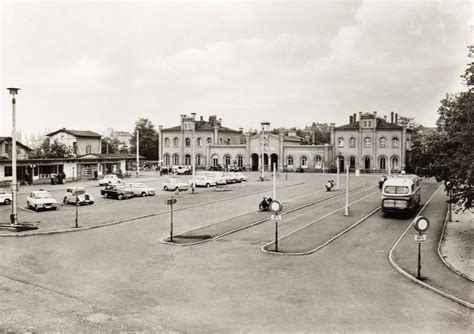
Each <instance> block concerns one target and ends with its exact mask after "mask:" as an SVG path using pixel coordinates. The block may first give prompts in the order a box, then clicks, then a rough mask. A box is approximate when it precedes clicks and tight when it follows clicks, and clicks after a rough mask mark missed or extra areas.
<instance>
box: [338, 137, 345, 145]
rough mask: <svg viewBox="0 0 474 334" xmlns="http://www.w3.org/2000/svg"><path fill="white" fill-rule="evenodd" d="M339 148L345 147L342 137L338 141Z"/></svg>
mask: <svg viewBox="0 0 474 334" xmlns="http://www.w3.org/2000/svg"><path fill="white" fill-rule="evenodd" d="M337 147H344V138H342V137H340V138H339V139H338V140H337Z"/></svg>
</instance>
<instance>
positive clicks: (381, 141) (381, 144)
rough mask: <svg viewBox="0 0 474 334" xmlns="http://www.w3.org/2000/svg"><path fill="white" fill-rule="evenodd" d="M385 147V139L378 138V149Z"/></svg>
mask: <svg viewBox="0 0 474 334" xmlns="http://www.w3.org/2000/svg"><path fill="white" fill-rule="evenodd" d="M386 145H387V140H386V139H385V137H382V138H380V148H384V147H385V146H386Z"/></svg>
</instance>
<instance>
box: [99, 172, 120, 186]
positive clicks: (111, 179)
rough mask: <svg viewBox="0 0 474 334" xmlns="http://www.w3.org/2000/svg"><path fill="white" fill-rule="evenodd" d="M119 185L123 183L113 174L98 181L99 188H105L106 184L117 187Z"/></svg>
mask: <svg viewBox="0 0 474 334" xmlns="http://www.w3.org/2000/svg"><path fill="white" fill-rule="evenodd" d="M121 183H123V181H122V180H121V179H119V178H118V176H117V175H115V174H108V175H105V176H104V178H103V179H102V180H99V186H106V185H108V184H113V185H117V184H121Z"/></svg>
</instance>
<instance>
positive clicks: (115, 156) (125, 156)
mask: <svg viewBox="0 0 474 334" xmlns="http://www.w3.org/2000/svg"><path fill="white" fill-rule="evenodd" d="M88 156H95V157H99V158H103V159H136V157H137V156H136V154H132V153H109V154H99V153H90V154H85V155H81V156H78V157H77V158H78V159H81V158H82V159H87V157H88ZM138 157H139V158H140V159H145V157H144V156H142V155H139V156H138ZM91 158H92V157H91Z"/></svg>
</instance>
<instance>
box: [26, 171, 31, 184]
mask: <svg viewBox="0 0 474 334" xmlns="http://www.w3.org/2000/svg"><path fill="white" fill-rule="evenodd" d="M25 183H26V185H29V184H30V173H28V171H26V172H25Z"/></svg>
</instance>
